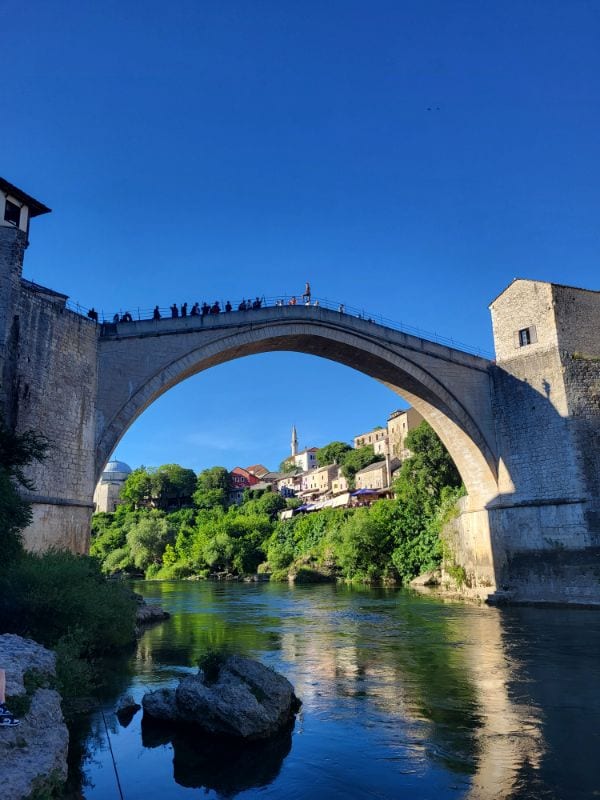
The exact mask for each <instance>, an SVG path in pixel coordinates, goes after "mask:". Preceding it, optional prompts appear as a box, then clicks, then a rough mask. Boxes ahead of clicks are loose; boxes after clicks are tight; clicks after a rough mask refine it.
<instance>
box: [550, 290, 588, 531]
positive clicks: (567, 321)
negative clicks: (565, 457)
mask: <svg viewBox="0 0 600 800" xmlns="http://www.w3.org/2000/svg"><path fill="white" fill-rule="evenodd" d="M552 288H553V294H554V306H555V314H556V325H557V332H558V347H559V352H560V359H561V363H562V370H563V380H564V384H565V392H566V397H567V405H568V413H569V422H570V425H569V428H570V431H569V432H570V436H571V441H572V444H573V448H574V450H575V452H576V457H577V463H578V467H579V470H580V473H581V480H582V486H583V493H584V495H585V497H586V506H585V516H586V525H587V528H588V530H589V531H590V533H591V534H592V537H593V539H594V540H595V541H596V542H597V543H598V544H599V545H600V292H592V291H587V290H585V289H574V288H572V287H568V286H553V287H552Z"/></svg>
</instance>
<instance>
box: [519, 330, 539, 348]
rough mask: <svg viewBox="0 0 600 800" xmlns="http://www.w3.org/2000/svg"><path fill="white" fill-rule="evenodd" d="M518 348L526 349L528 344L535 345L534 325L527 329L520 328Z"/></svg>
mask: <svg viewBox="0 0 600 800" xmlns="http://www.w3.org/2000/svg"><path fill="white" fill-rule="evenodd" d="M517 337H518V341H519V347H526V346H527V345H528V344H535V343H536V342H537V333H536V330H535V325H531V326H530V327H529V328H522V329H521V330H520V331H519V332H518V334H517Z"/></svg>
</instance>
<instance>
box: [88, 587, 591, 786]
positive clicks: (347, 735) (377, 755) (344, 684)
mask: <svg viewBox="0 0 600 800" xmlns="http://www.w3.org/2000/svg"><path fill="white" fill-rule="evenodd" d="M135 589H136V591H138V592H140V593H142V594H143V595H144V596H145V597H146V598H147V599H148V600H149V601H150V602H160V603H161V604H162V605H163V607H164V608H165V609H166V610H167V611H169V612H170V613H171V614H172V617H171V619H169V620H168V621H166V622H164V623H161V624H159V625H157V626H154V627H152V628H149V629H148V630H146V631H145V632H144V634H143V635H142V637H141V639H140V640H139V642H138V646H137V649H136V652H135V655H134V656H132V658H131V659H130V661H129V663H128V664H126V665H125V669H123V674H122V675H121V676H120V678H121V686H120V689H121V691H123V692H125V691H129V692H131V693H132V694H133V695H134V697H135V698H136V699H138V700H141V697H142V695H143V694H144V692H145V691H147V690H148V689H154V688H157V687H159V686H172V685H174V684H175V683H176V682H177V680H178V678H179V677H180V676H181V675H182V674H184V673H186V672H189V671H193V670H194V668H195V664H196V661H197V659H198V657H199V656H200V655H201V654H202V653H203V652H205V651H206V649H207V648H208V647H221V646H222V645H227V646H229V648H230V649H232V650H235V651H237V652H242V653H245V654H247V655H250V656H253V657H255V658H259V659H261V660H262V661H263V662H264V663H266V664H269V665H270V666H272V667H274V668H275V669H276V670H278V671H280V672H282V673H283V674H284V675H286V676H287V677H288V678H289V679H290V681H291V682H292V683H293V684H294V686H295V688H296V694H297V695H298V696H299V697H300V698H301V700H302V701H303V707H302V710H301V712H300V714H299V716H298V717H297V720H296V724H295V727H294V729H293V731H292V733H291V735H289V736H285V737H283V738H282V739H281V740H277V741H275V742H273V743H269V744H267V745H260V746H254V747H251V748H250V749H249V750H247V749H244V748H242V749H239V748H235V747H228V748H224V749H223V748H221V749H215V748H211V747H210V746H207V745H206V744H203V745H199V744H197V745H196V746H194V743H193V742H189V741H185V740H184V741H181V740H180V741H171V740H168V739H160V738H159V737H157V736H156V734H152V733H151V732H148V730H147V729H146V728H145V727H143V726H142V714H141V712H140V713H138V714H137V715H136V716H135V717H134V718H133V720H132V721H131V722H130V723H129V724H128V725H126V726H124V725H122V724H121V723H119V721H118V720H117V718H116V716H115V715H114V714H113V713H112V708H113V707H114V699H113V700H111V701H110V702H108V701H107V703H106V704H105V708H104V709H103V713H102V711H101V710H98V711H97V712H95V713H94V714H93V715H92V717H91V718H90V719H88V720H87V722H86V726H85V727H84V729H83V730H84V733H83V734H82V742H80V743H81V744H83V746H84V755H83V758H82V773H83V778H84V783H85V785H84V788H83V794H84V796H85V798H87V799H88V800H108V799H109V798H110V800H113V798H119V790H118V787H117V783H116V776H115V768H114V767H113V758H114V763H115V765H116V771H117V774H118V776H119V779H120V783H121V789H122V793H123V797H124V798H125V800H154V798H156V800H159V799H160V800H176V799H179V798H190V797H200V796H202V797H208V798H216V797H228V798H229V797H235V796H239V797H243V798H254V797H259V796H260V797H261V798H286V800H294V799H295V798H327V797H336V798H337V797H340V798H357V799H358V798H361V800H362V798H376V799H377V800H383V799H384V798H386V799H387V798H390V799H391V798H394V799H395V798H400V797H409V798H411V800H412V799H413V798H414V799H416V800H419V799H420V798H432V800H433V798H435V800H445V799H446V798H469V799H471V800H492V798H493V799H494V800H496V799H497V800H507V799H508V798H515V800H516V798H527V799H528V800H531V798H534V800H543V799H544V798H551V799H552V800H570V798H574V800H579V799H580V798H581V800H583V798H591V797H600V612H596V611H587V610H569V609H551V608H523V607H520V608H519V607H516V608H506V609H496V608H487V607H479V606H473V605H467V604H460V603H444V602H441V601H440V600H437V599H433V598H430V597H424V596H415V595H414V594H412V593H409V592H406V591H394V590H385V589H361V588H348V587H345V586H333V585H318V586H315V585H313V586H295V587H293V586H292V587H288V586H287V585H281V584H269V583H265V584H238V583H212V582H189V581H168V582H138V583H136V585H135ZM109 744H110V746H111V747H112V755H111V749H110V747H109Z"/></svg>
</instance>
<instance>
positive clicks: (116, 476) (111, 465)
mask: <svg viewBox="0 0 600 800" xmlns="http://www.w3.org/2000/svg"><path fill="white" fill-rule="evenodd" d="M129 475H131V467H130V466H128V465H127V464H126V463H125V462H124V461H109V462H108V464H107V465H106V467H105V468H104V472H103V473H102V475H101V476H100V480H99V481H98V483H97V484H96V489H95V491H94V506H95V510H96V511H97V512H99V511H105V512H109V513H112V512H113V511H116V509H117V506H118V505H119V503H121V502H122V500H121V498H120V493H121V489H122V488H123V484H124V483H125V481H126V480H127V478H128V476H129Z"/></svg>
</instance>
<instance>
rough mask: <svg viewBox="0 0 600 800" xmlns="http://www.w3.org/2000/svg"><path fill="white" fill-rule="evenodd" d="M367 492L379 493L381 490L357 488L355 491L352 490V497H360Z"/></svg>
mask: <svg viewBox="0 0 600 800" xmlns="http://www.w3.org/2000/svg"><path fill="white" fill-rule="evenodd" d="M365 494H379V492H378V491H377V489H357V490H356V491H355V492H352V497H360V496H361V495H365Z"/></svg>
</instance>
